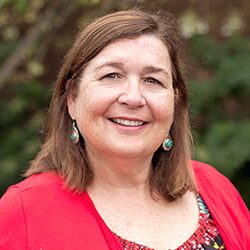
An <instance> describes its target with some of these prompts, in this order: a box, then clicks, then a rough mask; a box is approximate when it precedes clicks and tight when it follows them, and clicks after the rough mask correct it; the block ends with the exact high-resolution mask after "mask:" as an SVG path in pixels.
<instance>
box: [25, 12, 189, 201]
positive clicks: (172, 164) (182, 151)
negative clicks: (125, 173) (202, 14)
mask: <svg viewBox="0 0 250 250" xmlns="http://www.w3.org/2000/svg"><path fill="white" fill-rule="evenodd" d="M145 36H151V37H154V38H156V39H157V40H160V41H161V43H162V46H166V48H167V51H168V53H169V58H170V64H171V65H170V69H171V72H170V74H171V78H172V79H171V81H172V87H173V90H174V93H175V98H174V112H173V122H172V121H171V125H170V126H169V127H170V131H169V132H170V134H171V136H172V138H173V141H174V147H173V150H172V151H170V152H165V151H164V150H163V149H161V147H159V148H158V149H157V150H156V152H155V153H154V155H153V164H152V166H153V167H152V171H151V176H150V185H151V188H152V190H153V191H155V192H158V193H160V195H162V196H163V197H165V198H166V199H170V200H171V199H174V198H176V197H178V196H180V195H182V194H184V193H185V192H186V191H187V190H188V189H192V188H193V181H192V178H191V174H190V170H189V169H188V168H189V166H188V165H189V164H188V160H189V157H190V156H189V140H190V137H189V136H190V133H189V125H188V111H187V91H186V86H185V83H184V80H183V77H182V74H181V71H180V63H181V62H180V56H181V53H182V47H181V36H180V34H179V32H178V29H177V27H176V22H175V21H174V19H173V18H172V17H171V16H170V15H169V14H167V13H165V12H161V13H157V14H148V13H145V12H142V11H139V10H130V11H121V12H115V13H112V14H109V15H106V16H103V17H101V18H99V19H96V20H95V21H93V22H91V23H89V24H88V25H86V26H85V27H84V28H83V29H82V30H81V31H80V32H79V34H78V36H77V39H76V41H75V43H74V45H73V47H72V48H71V50H70V51H69V52H68V54H67V55H66V57H65V61H64V64H63V66H62V68H61V70H60V73H59V76H58V79H57V82H56V87H55V91H54V95H53V98H52V102H51V107H50V112H49V117H48V121H47V124H46V131H45V133H46V140H45V143H44V144H43V145H42V148H41V151H40V153H39V154H38V156H37V157H36V159H35V160H34V161H33V163H32V166H31V167H30V169H29V170H28V172H27V174H28V175H29V174H31V173H34V172H41V171H47V170H50V169H53V170H55V171H57V172H59V173H60V174H61V175H63V176H64V178H65V179H66V182H67V184H68V185H69V186H70V187H71V188H73V189H77V190H80V191H81V190H84V189H85V188H86V187H87V185H88V184H89V183H90V182H91V180H92V178H93V173H92V169H91V166H90V163H89V161H88V158H87V156H86V152H85V149H84V142H83V140H82V138H81V140H80V143H78V144H77V145H75V144H72V143H71V142H70V140H69V139H68V137H69V135H70V133H71V127H72V118H75V117H73V116H74V114H73V113H71V114H69V113H68V104H67V100H69V96H71V99H74V98H76V97H77V96H78V92H79V86H80V85H81V84H80V83H81V79H82V76H84V70H85V68H86V67H88V64H90V63H91V61H92V59H93V60H94V59H95V57H97V56H98V55H99V54H100V53H101V52H102V51H103V50H104V49H105V48H107V47H108V46H109V45H110V44H112V43H113V44H114V43H115V42H117V41H119V40H123V39H127V40H130V39H131V41H132V40H133V39H134V40H138V38H139V37H145ZM152 45H153V44H152ZM161 52H162V51H159V53H161ZM141 53H144V51H143V50H142V51H141ZM83 108H84V107H83ZM70 115H71V116H70ZM166 132H168V131H166ZM159 133H162V132H161V131H159ZM97 140H98V138H97Z"/></svg>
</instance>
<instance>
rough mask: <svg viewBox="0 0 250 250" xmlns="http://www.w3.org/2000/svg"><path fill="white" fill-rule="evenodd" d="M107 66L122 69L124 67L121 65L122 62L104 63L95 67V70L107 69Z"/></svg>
mask: <svg viewBox="0 0 250 250" xmlns="http://www.w3.org/2000/svg"><path fill="white" fill-rule="evenodd" d="M107 66H109V67H114V68H118V69H122V68H123V67H124V63H122V62H105V63H103V64H101V65H99V66H97V67H96V70H100V69H102V68H104V67H107Z"/></svg>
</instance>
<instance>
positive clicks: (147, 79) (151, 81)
mask: <svg viewBox="0 0 250 250" xmlns="http://www.w3.org/2000/svg"><path fill="white" fill-rule="evenodd" d="M144 81H145V82H148V83H154V84H161V82H160V81H159V80H157V79H155V78H153V77H148V78H146V79H145V80H144Z"/></svg>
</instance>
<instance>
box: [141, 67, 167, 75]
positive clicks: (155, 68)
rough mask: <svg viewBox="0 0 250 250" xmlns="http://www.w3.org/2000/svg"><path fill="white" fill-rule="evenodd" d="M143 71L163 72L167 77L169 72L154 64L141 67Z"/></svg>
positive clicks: (145, 72)
mask: <svg viewBox="0 0 250 250" xmlns="http://www.w3.org/2000/svg"><path fill="white" fill-rule="evenodd" d="M143 73H144V74H147V73H163V74H165V75H166V76H167V77H170V76H171V75H170V73H169V72H167V71H166V70H165V69H163V68H160V67H155V66H146V67H144V69H143Z"/></svg>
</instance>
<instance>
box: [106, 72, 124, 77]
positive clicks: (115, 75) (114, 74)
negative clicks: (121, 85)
mask: <svg viewBox="0 0 250 250" xmlns="http://www.w3.org/2000/svg"><path fill="white" fill-rule="evenodd" d="M104 78H109V79H115V78H121V75H120V74H118V73H115V72H113V73H109V74H107V75H105V76H103V77H102V79H104Z"/></svg>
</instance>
